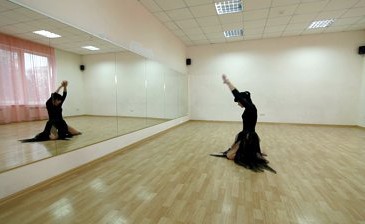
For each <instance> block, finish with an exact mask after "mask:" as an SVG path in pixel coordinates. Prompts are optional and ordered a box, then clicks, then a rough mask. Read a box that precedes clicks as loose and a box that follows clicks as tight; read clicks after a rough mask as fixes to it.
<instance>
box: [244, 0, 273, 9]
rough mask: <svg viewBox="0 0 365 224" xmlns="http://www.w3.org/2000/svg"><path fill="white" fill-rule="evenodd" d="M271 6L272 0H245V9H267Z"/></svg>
mask: <svg viewBox="0 0 365 224" xmlns="http://www.w3.org/2000/svg"><path fill="white" fill-rule="evenodd" d="M270 7H271V0H249V1H243V9H244V11H251V10H257V9H266V8H270Z"/></svg>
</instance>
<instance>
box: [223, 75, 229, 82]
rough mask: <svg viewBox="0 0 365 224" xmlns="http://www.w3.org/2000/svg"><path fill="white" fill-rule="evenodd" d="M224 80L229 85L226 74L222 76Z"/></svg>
mask: <svg viewBox="0 0 365 224" xmlns="http://www.w3.org/2000/svg"><path fill="white" fill-rule="evenodd" d="M222 79H223V83H224V84H227V83H228V78H227V76H226V75H225V74H223V75H222Z"/></svg>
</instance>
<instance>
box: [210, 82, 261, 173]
mask: <svg viewBox="0 0 365 224" xmlns="http://www.w3.org/2000/svg"><path fill="white" fill-rule="evenodd" d="M222 78H223V83H224V84H226V85H227V86H228V88H229V89H230V90H231V91H232V94H233V96H234V101H235V102H237V103H238V105H239V106H240V107H242V108H245V110H244V112H243V114H242V122H243V130H242V131H241V132H240V133H238V134H237V135H236V138H235V140H234V142H233V144H232V146H231V147H230V148H229V149H228V150H227V151H225V152H222V153H221V154H212V155H213V156H221V157H226V158H227V159H230V160H234V162H235V163H237V164H239V165H242V166H244V167H246V168H249V169H253V170H261V169H263V168H267V163H268V161H267V160H266V159H265V158H264V156H266V154H264V153H262V152H261V149H260V139H259V136H258V135H257V133H256V131H255V127H256V123H257V109H256V106H255V105H254V104H253V103H252V100H251V94H250V92H248V91H245V92H239V91H238V90H237V89H236V87H234V86H233V84H232V83H231V82H230V81H229V79H228V78H227V76H226V75H223V76H222Z"/></svg>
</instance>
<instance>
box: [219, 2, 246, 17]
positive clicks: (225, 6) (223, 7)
mask: <svg viewBox="0 0 365 224" xmlns="http://www.w3.org/2000/svg"><path fill="white" fill-rule="evenodd" d="M215 9H216V10H217V13H218V15H221V14H227V13H235V12H242V10H243V7H242V1H241V0H231V1H224V2H216V3H215Z"/></svg>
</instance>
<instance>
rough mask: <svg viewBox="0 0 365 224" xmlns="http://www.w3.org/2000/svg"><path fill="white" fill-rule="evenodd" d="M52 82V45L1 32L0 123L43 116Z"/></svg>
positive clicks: (53, 66) (36, 118) (53, 71)
mask: <svg viewBox="0 0 365 224" xmlns="http://www.w3.org/2000/svg"><path fill="white" fill-rule="evenodd" d="M54 86H55V53H54V49H53V48H51V47H48V46H45V45H41V44H37V43H33V42H30V41H26V40H22V39H19V38H16V37H12V36H9V35H5V34H1V33H0V124H5V123H12V122H21V121H31V120H41V119H46V118H47V110H46V108H45V102H46V101H47V99H48V98H49V96H50V94H51V92H52V90H53V89H54Z"/></svg>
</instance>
